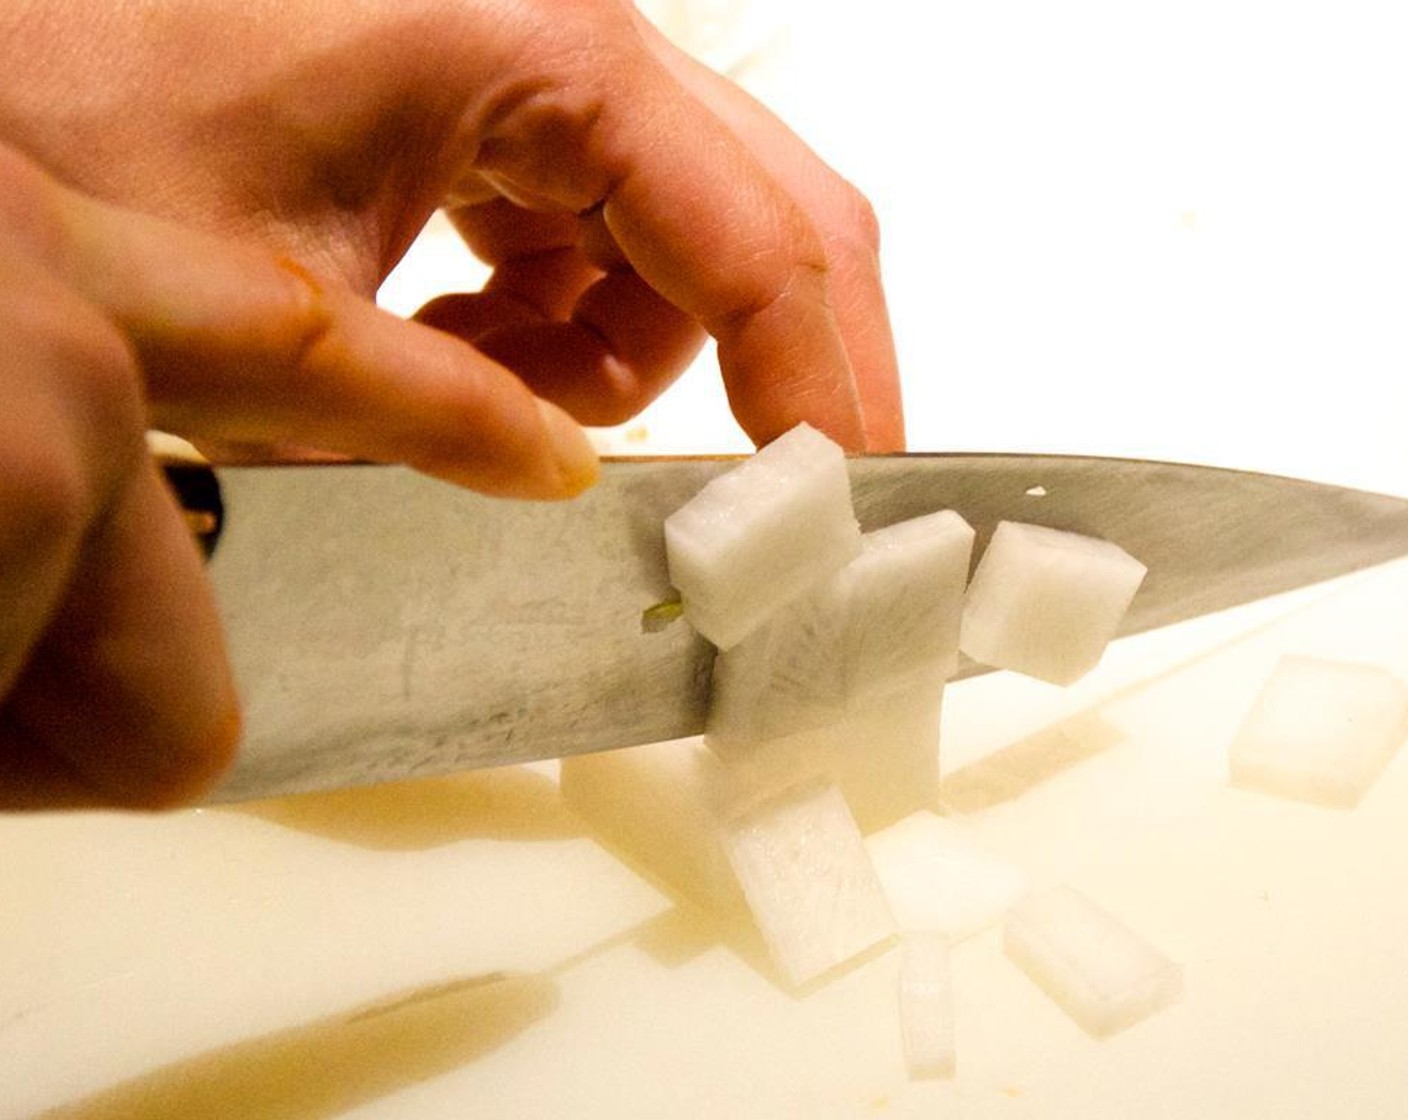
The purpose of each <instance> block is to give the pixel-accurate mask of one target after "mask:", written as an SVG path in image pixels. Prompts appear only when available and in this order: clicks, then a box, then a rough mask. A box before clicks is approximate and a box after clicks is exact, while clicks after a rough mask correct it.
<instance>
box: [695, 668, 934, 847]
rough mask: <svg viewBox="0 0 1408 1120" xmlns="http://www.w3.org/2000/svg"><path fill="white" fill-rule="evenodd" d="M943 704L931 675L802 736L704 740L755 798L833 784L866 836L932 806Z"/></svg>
mask: <svg viewBox="0 0 1408 1120" xmlns="http://www.w3.org/2000/svg"><path fill="white" fill-rule="evenodd" d="M943 698H944V681H943V678H942V677H941V676H940V675H939V674H938V673H937V672H936V671H933V670H932V668H931V669H930V671H929V673H928V674H927V675H926V674H924V673H922V672H921V673H918V674H916V675H915V676H913V677H912V678H910V679H907V680H904V681H901V682H900V683H899V684H898V685H896V686H895V687H894V688H892V689H891V690H890V691H888V692H881V693H878V694H876V695H875V696H873V697H872V698H870V699H869V700H867V701H865V702H864V703H863V704H860V705H859V706H856V707H854V708H853V709H852V710H849V711H845V712H841V713H839V714H838V715H836V716H835V717H834V718H833V719H832V720H831V722H829V723H823V724H821V725H820V726H817V727H813V728H811V729H810V730H808V731H799V732H797V733H795V734H792V735H784V736H781V737H778V738H775V739H759V740H751V739H723V740H715V739H714V738H712V737H711V736H706V737H705V741H706V742H707V743H708V744H709V745H710V747H711V748H712V749H713V750H714V751H715V752H716V753H717V754H719V755H720V756H721V757H723V758H725V759H727V761H728V763H729V768H730V771H731V772H732V773H734V774H736V775H738V777H739V779H740V782H741V783H742V784H743V785H744V786H745V787H746V788H749V789H751V790H753V791H754V792H755V793H761V792H765V791H768V790H772V791H776V790H779V789H783V788H786V787H788V786H792V785H796V784H798V783H799V782H802V781H804V780H807V779H822V780H825V781H827V782H830V783H832V784H834V785H835V786H837V787H838V788H839V789H840V790H841V793H842V795H843V796H844V797H845V799H846V804H847V805H849V806H850V809H851V813H852V814H853V815H854V816H855V819H856V823H857V824H858V825H859V826H860V830H861V832H862V833H864V834H869V833H872V832H875V831H876V830H878V829H882V828H884V827H885V826H887V825H890V824H893V823H894V822H895V821H897V820H899V819H900V818H901V817H905V816H908V815H909V814H910V813H913V812H915V811H916V810H919V809H932V808H934V807H935V806H936V805H937V804H938V799H939V732H940V726H941V717H942V713H943Z"/></svg>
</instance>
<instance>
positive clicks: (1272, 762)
mask: <svg viewBox="0 0 1408 1120" xmlns="http://www.w3.org/2000/svg"><path fill="white" fill-rule="evenodd" d="M1405 738H1408V688H1405V687H1404V685H1403V682H1402V681H1400V680H1399V679H1398V678H1397V677H1396V676H1394V675H1393V674H1392V673H1389V672H1387V671H1385V670H1383V669H1379V668H1376V667H1374V666H1369V665H1354V664H1348V663H1344V662H1337V661H1326V660H1322V659H1320V658H1315V657H1303V656H1298V655H1288V656H1286V657H1283V658H1282V659H1281V660H1280V661H1279V662H1278V663H1277V665H1276V668H1275V670H1274V671H1273V672H1272V674H1271V676H1270V678H1269V679H1268V680H1267V682H1266V685H1265V686H1264V687H1263V689H1262V691H1261V693H1260V695H1259V696H1258V697H1257V700H1256V702H1255V704H1253V706H1252V709H1251V711H1250V713H1249V714H1248V715H1247V718H1246V720H1245V722H1243V724H1242V726H1241V728H1240V730H1239V731H1238V733H1237V737H1236V739H1235V740H1234V741H1233V743H1232V749H1231V751H1230V755H1229V762H1230V768H1231V772H1232V781H1233V782H1234V783H1235V784H1236V785H1239V786H1243V787H1246V788H1248V789H1258V790H1262V791H1263V792H1266V793H1274V794H1279V795H1281V796H1283V797H1291V798H1296V799H1297V800H1301V801H1311V802H1317V803H1319V804H1323V805H1332V806H1339V807H1346V808H1347V807H1350V806H1353V805H1354V804H1355V803H1356V802H1358V801H1359V799H1360V798H1361V797H1362V796H1363V795H1364V793H1365V791H1366V790H1368V788H1369V787H1370V786H1371V785H1373V784H1374V781H1375V780H1376V779H1377V778H1378V776H1379V774H1380V773H1382V771H1383V769H1384V767H1385V766H1387V765H1388V762H1389V760H1390V759H1391V758H1392V757H1393V755H1394V753H1395V752H1396V751H1397V750H1398V748H1399V747H1400V746H1402V745H1403V741H1404V739H1405Z"/></svg>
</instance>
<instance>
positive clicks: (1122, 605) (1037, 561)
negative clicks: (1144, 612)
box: [959, 521, 1148, 685]
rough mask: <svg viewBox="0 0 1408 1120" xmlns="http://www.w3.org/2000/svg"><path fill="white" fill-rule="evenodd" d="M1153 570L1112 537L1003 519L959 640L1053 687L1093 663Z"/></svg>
mask: <svg viewBox="0 0 1408 1120" xmlns="http://www.w3.org/2000/svg"><path fill="white" fill-rule="evenodd" d="M1147 570H1148V569H1146V568H1145V566H1144V565H1143V564H1141V563H1140V562H1139V561H1138V560H1136V559H1134V557H1132V556H1130V555H1129V553H1127V552H1125V551H1124V549H1122V548H1120V547H1119V546H1118V545H1116V544H1113V543H1111V542H1110V541H1102V540H1097V539H1096V538H1094V537H1086V536H1081V535H1080V534H1078V533H1067V532H1063V531H1061V530H1057V529H1048V528H1045V527H1044V526H1040V525H1024V524H1022V523H1020V522H1015V521H1003V522H1001V523H1000V524H999V525H998V527H997V529H996V531H995V532H994V533H993V536H992V540H991V541H990V542H989V543H988V547H987V548H986V550H984V552H983V556H982V559H981V560H980V561H979V562H978V568H977V570H976V571H975V572H974V573H973V581H972V583H971V584H970V585H969V587H968V594H967V600H966V602H965V605H964V610H963V624H962V631H961V635H960V639H959V645H960V647H961V648H962V650H963V652H964V653H966V654H967V655H968V656H969V657H971V658H972V659H973V660H974V661H977V662H979V663H980V664H983V665H990V666H993V667H994V668H999V669H1012V670H1015V671H1016V672H1019V673H1024V674H1026V675H1027V676H1030V677H1036V678H1038V679H1040V680H1044V681H1050V682H1051V683H1052V684H1061V685H1066V684H1071V683H1073V682H1074V681H1076V680H1078V679H1079V678H1080V677H1082V676H1084V675H1085V674H1086V673H1087V672H1089V671H1090V670H1091V669H1093V668H1094V667H1095V665H1096V664H1097V663H1098V662H1099V660H1100V658H1101V656H1102V655H1103V654H1104V652H1105V647H1106V646H1107V645H1108V644H1109V642H1110V639H1111V638H1113V637H1114V636H1115V632H1116V631H1117V630H1118V628H1119V624H1120V621H1121V620H1122V619H1123V618H1124V615H1125V612H1126V611H1127V610H1128V609H1129V604H1130V603H1131V602H1132V601H1133V599H1134V594H1135V592H1136V591H1138V590H1139V585H1140V583H1142V582H1143V580H1144V575H1145V573H1146V571H1147Z"/></svg>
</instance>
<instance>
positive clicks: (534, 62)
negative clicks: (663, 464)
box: [0, 0, 903, 450]
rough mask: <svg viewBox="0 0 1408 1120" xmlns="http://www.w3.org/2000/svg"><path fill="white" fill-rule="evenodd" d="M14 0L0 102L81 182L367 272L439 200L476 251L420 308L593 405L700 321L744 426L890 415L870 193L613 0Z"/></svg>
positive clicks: (875, 435)
mask: <svg viewBox="0 0 1408 1120" xmlns="http://www.w3.org/2000/svg"><path fill="white" fill-rule="evenodd" d="M29 8H30V9H31V10H30V11H28V12H27V13H26V14H25V15H24V18H19V17H11V19H10V21H9V24H8V26H6V25H5V22H4V21H5V16H4V15H0V44H3V43H5V42H7V41H8V42H9V43H10V44H11V46H10V49H8V50H7V51H5V53H6V54H7V55H8V58H7V69H8V72H9V73H10V74H11V75H12V76H11V78H10V80H9V81H7V83H6V89H5V90H3V91H0V129H3V130H4V131H6V132H8V133H9V134H10V135H11V136H12V137H14V138H15V139H16V142H17V143H19V144H20V145H21V146H22V147H23V148H24V149H25V150H27V151H29V152H31V153H32V154H34V155H35V156H37V157H38V158H39V159H40V161H41V162H43V163H44V164H46V165H47V166H49V167H51V168H54V169H56V170H57V171H58V173H59V174H60V175H61V176H62V177H63V178H65V179H66V180H67V181H68V182H70V183H73V184H75V185H78V186H80V187H82V188H84V189H86V190H88V191H90V192H92V193H94V194H97V195H99V196H101V197H104V198H109V199H114V200H117V201H120V202H123V203H124V204H126V205H129V206H132V207H134V208H137V209H142V210H147V211H151V212H155V213H159V214H162V215H165V216H167V217H172V218H175V219H178V220H180V221H182V222H185V223H193V224H199V225H203V226H206V227H208V228H213V229H217V230H220V231H223V232H228V233H234V234H237V235H239V236H241V237H244V238H253V239H257V240H259V241H260V242H262V243H263V244H265V245H267V246H270V247H271V248H273V249H275V250H276V251H278V252H280V253H282V254H285V255H287V256H288V257H290V258H291V259H294V260H297V261H299V262H300V263H301V264H302V265H303V266H304V267H305V268H306V269H308V270H309V272H310V273H311V274H312V275H314V276H315V277H317V278H318V280H319V281H320V282H322V283H328V284H331V283H337V284H340V285H345V286H346V287H347V288H349V289H350V290H352V291H355V292H358V293H360V294H362V295H364V296H370V295H371V294H373V293H374V291H375V289H376V287H377V285H378V284H379V282H380V281H381V279H382V278H383V277H384V276H385V275H386V273H387V272H388V271H389V270H390V268H391V267H392V266H393V265H394V264H395V262H396V260H397V259H398V258H399V256H400V254H401V253H402V252H403V251H404V249H405V248H406V247H407V246H408V245H409V243H410V241H411V240H412V239H413V238H414V237H415V235H416V233H417V232H418V231H419V230H420V228H421V227H422V225H423V224H424V222H425V221H426V219H427V218H428V216H429V215H430V214H431V213H432V212H433V211H434V210H435V209H436V208H437V207H442V206H443V207H444V208H446V210H447V211H448V213H449V214H450V216H451V217H452V219H453V220H454V221H455V224H456V225H457V226H458V227H459V228H460V230H461V231H462V232H463V233H464V235H465V237H466V239H467V241H468V243H469V244H470V246H471V248H473V249H474V250H475V251H477V252H478V253H480V255H482V256H483V257H484V258H485V259H486V260H487V261H488V262H489V263H490V264H491V265H493V266H494V274H493V278H492V279H491V280H490V281H489V283H488V285H487V287H486V288H485V290H484V291H483V292H481V293H476V294H474V295H472V296H453V297H449V298H446V299H442V300H439V301H436V302H435V303H434V304H432V305H431V306H430V307H428V308H426V309H425V311H424V312H423V314H422V318H423V319H424V320H425V321H427V322H430V323H433V324H434V325H436V326H437V327H440V328H443V329H445V330H447V331H450V332H452V333H455V334H458V335H459V336H461V337H463V338H465V339H466V340H468V341H471V342H472V343H473V344H474V346H475V349H476V351H477V352H478V353H479V354H480V355H482V356H484V357H486V358H488V359H492V360H493V363H497V364H501V365H502V366H503V367H506V368H508V369H510V370H512V371H513V372H514V373H515V374H517V375H518V376H519V377H520V378H522V379H523V380H524V382H525V383H527V384H528V385H529V386H530V387H531V388H533V389H534V390H535V391H536V392H538V393H540V394H541V395H543V396H545V397H547V398H548V399H550V400H554V401H556V402H558V403H560V404H562V405H563V406H564V407H565V408H566V409H567V410H568V411H569V412H571V413H573V414H574V415H575V416H576V417H577V418H578V419H580V420H582V421H583V422H586V423H592V424H604V423H614V422H619V421H621V420H624V419H625V418H627V417H628V416H630V415H632V414H633V413H634V412H636V411H638V410H639V409H640V408H641V407H643V406H644V405H645V404H646V403H648V402H649V401H650V400H651V399H652V398H653V397H654V396H655V395H656V394H658V393H659V392H660V391H661V390H662V389H663V388H665V387H666V386H667V385H668V384H669V383H670V382H671V381H672V380H673V378H674V377H675V376H677V375H678V373H679V372H680V371H681V370H682V369H683V368H684V367H685V366H686V365H687V364H688V362H689V360H690V359H691V357H692V356H693V354H694V353H695V351H696V350H697V347H698V346H699V344H700V342H701V341H702V338H703V331H704V330H708V331H709V332H710V333H712V334H713V335H714V336H715V337H716V338H717V339H718V341H719V350H718V352H719V362H720V366H721V369H722V372H723V376H724V381H725V384H726V386H727V388H728V392H729V397H730V401H731V403H732V406H733V409H734V411H735V414H736V415H737V417H738V419H739V421H740V423H741V424H742V426H743V428H744V429H745V431H746V432H747V433H748V434H749V435H750V436H752V437H753V438H754V439H755V440H756V441H758V442H764V441H766V440H768V439H770V438H772V437H773V436H775V435H777V434H779V433H780V432H782V431H784V430H786V429H787V428H789V427H791V426H792V425H793V424H795V423H796V422H798V421H799V420H807V421H809V422H811V423H812V424H814V425H815V426H817V427H819V428H822V429H823V430H825V431H827V432H828V433H829V434H831V435H832V436H833V437H835V438H837V439H838V440H839V441H840V442H841V443H843V444H844V445H845V446H847V447H849V448H852V449H856V450H860V449H865V448H868V449H871V450H893V449H896V448H898V447H899V446H900V445H901V444H902V442H903V429H902V420H901V412H900V403H899V392H898V383H897V377H896V374H895V365H894V354H893V347H892V344H891V340H890V334H889V326H888V320H887V318H886V312H885V305H884V299H883V295H882V292H881V286H880V278H879V267H878V262H877V257H876V244H875V242H876V232H875V224H874V219H873V216H872V214H871V211H870V209H869V207H868V205H867V204H866V202H865V200H864V199H863V198H862V197H861V196H860V195H859V194H858V193H857V192H856V191H855V190H854V189H853V188H851V187H850V186H849V185H848V184H846V183H845V182H844V181H843V180H841V179H840V178H839V177H838V176H836V175H835V174H834V173H833V172H831V171H830V170H829V169H827V168H826V167H825V166H824V165H823V164H822V163H821V162H820V161H819V160H818V159H817V158H816V157H815V156H814V155H812V154H811V153H810V152H809V151H808V150H807V149H806V148H805V146H804V145H802V143H801V142H800V141H799V140H798V139H797V138H796V137H795V136H793V135H792V134H791V133H790V132H788V131H787V130H786V129H785V128H784V127H783V126H782V125H781V124H780V123H779V122H778V121H777V120H776V119H775V118H773V117H772V116H771V115H770V114H769V113H767V112H766V110H764V109H762V108H761V107H760V106H758V105H757V104H756V103H755V102H753V101H752V100H751V99H749V98H748V97H746V95H744V94H743V93H742V92H741V91H739V90H738V89H737V88H736V87H734V86H732V85H731V84H729V83H728V82H726V81H724V80H722V79H720V78H718V77H717V76H715V75H713V74H712V73H710V72H708V71H707V70H705V69H704V68H703V67H701V66H698V65H697V64H695V63H693V62H692V61H691V60H689V59H687V58H685V57H684V56H683V55H682V54H681V53H680V52H679V51H677V50H676V49H674V48H673V47H671V46H670V44H668V43H667V42H666V41H665V40H664V39H663V37H661V36H660V35H659V34H658V33H656V32H655V31H654V29H653V28H651V27H650V25H649V24H648V23H646V21H645V20H644V19H643V18H642V17H640V16H639V14H638V13H636V12H635V10H634V9H633V8H632V7H631V5H630V4H628V3H625V2H623V0H537V2H529V3H514V4H508V3H506V2H504V0H477V2H476V0H428V2H425V3H419V4H405V3H402V2H396V3H393V2H392V0H381V2H370V3H363V4H358V5H350V6H338V7H337V8H336V9H330V8H328V6H326V5H321V4H316V3H312V2H311V0H278V2H277V3H275V2H272V0H261V2H257V3H252V4H242V5H228V6H226V7H223V8H220V9H219V10H218V12H217V13H216V14H214V15H212V5H210V4H209V3H207V2H204V0H202V2H199V3H183V2H181V0H163V2H162V3H160V4H150V5H146V6H143V7H142V8H141V14H142V18H141V19H136V18H133V17H134V11H135V10H134V9H132V8H130V7H125V8H114V7H113V6H112V5H108V4H105V3H102V2H101V0H79V2H76V3H75V2H69V3H66V4H62V5H60V4H56V3H52V4H44V3H38V4H31V5H29ZM36 13H38V15H39V16H41V17H45V18H36ZM26 47H28V49H26ZM194 381H195V378H194V376H192V377H191V378H189V379H188V380H186V381H183V382H182V383H181V384H180V385H179V386H177V387H175V388H176V389H178V390H179V391H181V392H186V391H189V390H192V389H194V388H196V386H195V385H194ZM163 388H164V387H158V391H161V390H162V389H163ZM181 419H182V421H183V423H184V425H185V427H184V429H183V430H182V432H181V434H187V435H193V436H195V437H196V438H197V439H198V440H199V439H200V438H201V437H202V436H204V437H205V438H206V440H207V441H208V440H209V438H210V437H209V434H208V433H205V432H202V431H200V430H199V427H198V424H196V423H195V422H196V421H199V420H201V419H202V417H200V416H193V415H191V414H190V410H187V411H186V412H185V413H183V415H182V417H181ZM255 442H258V441H257V440H256V441H255ZM284 442H287V441H284Z"/></svg>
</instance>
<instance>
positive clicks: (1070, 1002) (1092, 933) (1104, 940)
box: [1003, 886, 1183, 1037]
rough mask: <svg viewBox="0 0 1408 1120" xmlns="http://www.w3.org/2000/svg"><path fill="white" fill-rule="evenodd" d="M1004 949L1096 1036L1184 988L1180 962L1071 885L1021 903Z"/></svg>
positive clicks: (1149, 1010)
mask: <svg viewBox="0 0 1408 1120" xmlns="http://www.w3.org/2000/svg"><path fill="white" fill-rule="evenodd" d="M1003 948H1004V949H1005V950H1006V952H1007V955H1008V956H1009V957H1010V958H1011V959H1012V960H1013V961H1014V962H1016V964H1017V965H1018V966H1019V967H1020V968H1021V969H1022V970H1023V971H1024V972H1026V974H1027V975H1028V976H1030V977H1031V979H1032V981H1033V982H1034V983H1035V984H1036V985H1037V986H1038V987H1039V988H1041V989H1042V990H1043V991H1044V992H1046V994H1047V995H1049V996H1050V997H1051V998H1052V999H1053V1000H1055V1001H1056V1002H1057V1003H1058V1004H1059V1005H1060V1006H1061V1008H1062V1009H1063V1010H1064V1011H1065V1012H1066V1013H1067V1014H1068V1015H1070V1016H1071V1018H1072V1019H1074V1020H1075V1021H1076V1022H1077V1023H1079V1024H1080V1025H1081V1027H1083V1028H1084V1029H1085V1030H1086V1031H1087V1032H1089V1033H1090V1034H1092V1035H1095V1036H1097V1037H1103V1036H1105V1035H1110V1034H1114V1033H1115V1032H1116V1031H1120V1030H1123V1029H1124V1028H1126V1027H1129V1026H1132V1025H1133V1024H1134V1023H1137V1022H1139V1021H1140V1020H1141V1019H1145V1018H1147V1017H1148V1016H1150V1015H1152V1014H1154V1013H1155V1012H1156V1011H1159V1010H1161V1009H1162V1008H1164V1007H1166V1006H1168V1005H1169V1004H1171V1003H1173V1002H1174V1001H1175V1000H1177V999H1178V997H1179V996H1180V995H1181V993H1182V990H1183V973H1182V969H1180V968H1179V967H1178V965H1176V964H1174V963H1173V962H1171V961H1170V960H1168V958H1166V957H1165V956H1164V955H1163V954H1162V953H1160V952H1159V951H1158V950H1157V949H1155V948H1154V947H1153V946H1152V945H1150V944H1149V943H1148V942H1147V941H1145V940H1144V939H1143V938H1142V937H1140V936H1139V935H1138V934H1136V933H1134V932H1133V931H1132V930H1130V929H1129V928H1128V927H1126V926H1124V925H1123V924H1121V923H1120V922H1119V921H1117V920H1116V919H1115V918H1113V917H1111V916H1110V915H1109V914H1107V913H1106V912H1105V911H1104V910H1102V909H1100V907H1098V906H1096V905H1095V904H1094V903H1093V902H1091V901H1090V900H1089V899H1088V898H1086V897H1085V896H1084V895H1083V894H1081V893H1080V892H1079V891H1077V890H1075V889H1074V888H1072V887H1065V886H1063V887H1056V888H1054V889H1052V890H1049V891H1045V892H1043V893H1041V894H1037V895H1033V896H1031V897H1029V898H1027V899H1026V900H1025V901H1023V902H1022V903H1020V904H1019V905H1018V906H1017V907H1016V908H1015V909H1014V910H1013V911H1012V913H1011V914H1010V915H1009V916H1008V918H1007V925H1006V928H1005V931H1004V937H1003Z"/></svg>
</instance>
